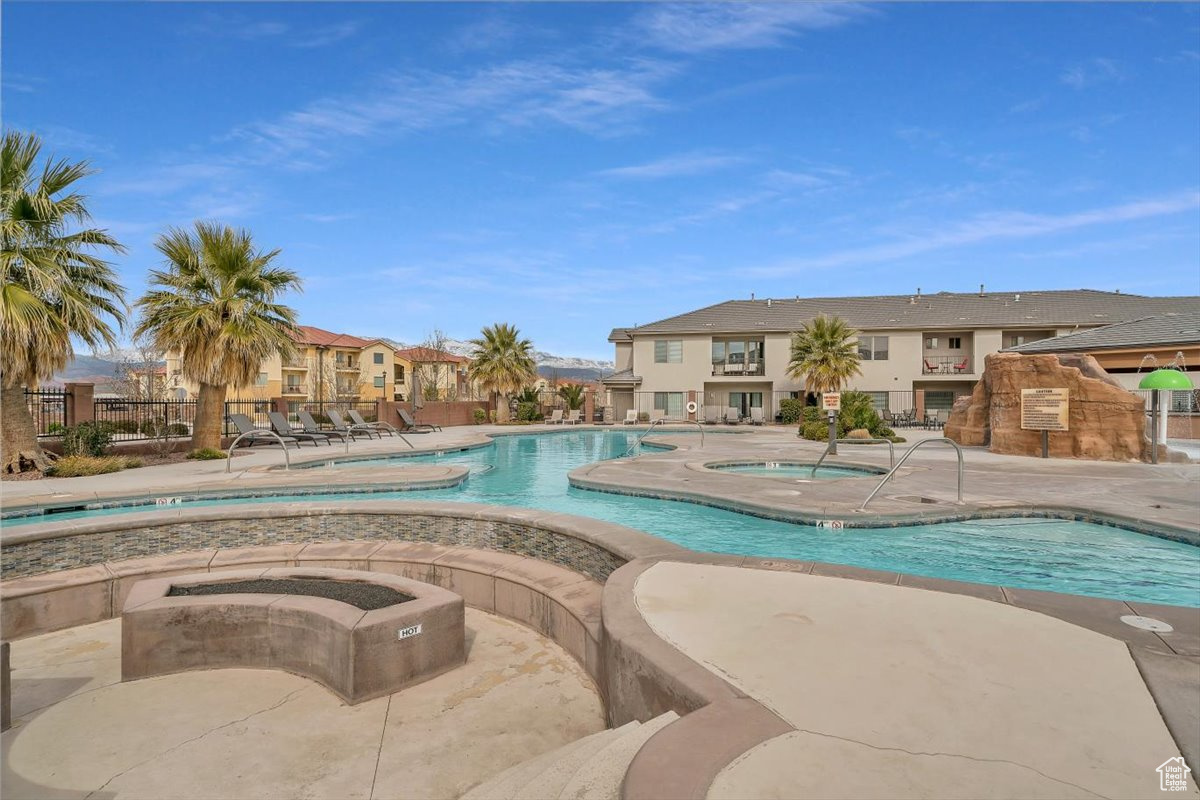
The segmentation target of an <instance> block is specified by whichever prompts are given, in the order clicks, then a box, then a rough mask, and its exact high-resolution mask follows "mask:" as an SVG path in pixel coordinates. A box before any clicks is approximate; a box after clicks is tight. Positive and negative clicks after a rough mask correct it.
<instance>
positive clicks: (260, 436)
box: [229, 414, 300, 447]
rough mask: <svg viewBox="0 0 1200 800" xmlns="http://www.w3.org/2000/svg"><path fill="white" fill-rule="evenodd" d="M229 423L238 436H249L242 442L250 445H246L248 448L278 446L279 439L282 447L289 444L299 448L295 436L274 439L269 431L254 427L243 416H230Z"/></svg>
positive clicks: (298, 441) (247, 418) (298, 442)
mask: <svg viewBox="0 0 1200 800" xmlns="http://www.w3.org/2000/svg"><path fill="white" fill-rule="evenodd" d="M229 421H230V422H232V423H233V425H234V427H235V428H237V429H238V435H239V436H241V435H245V434H250V435H249V436H246V438H245V439H243V440H242V441H243V442H249V443H250V444H249V445H247V446H248V447H254V445H256V444H279V439H283V443H284V446H287V445H289V444H295V445H296V447H299V446H300V440H299V439H297V438H296V437H295V436H280V437H279V439H276V438H275V437H274V436H272V435H271V431H268V430H265V429H263V428H259V427H257V426H255V424H254V423H253V422H251V420H250V418H249V417H247V416H246V415H245V414H230V415H229Z"/></svg>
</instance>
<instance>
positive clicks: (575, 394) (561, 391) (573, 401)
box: [558, 383, 583, 411]
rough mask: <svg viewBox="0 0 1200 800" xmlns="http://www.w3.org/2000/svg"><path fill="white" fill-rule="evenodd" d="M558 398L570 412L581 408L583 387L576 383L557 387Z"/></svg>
mask: <svg viewBox="0 0 1200 800" xmlns="http://www.w3.org/2000/svg"><path fill="white" fill-rule="evenodd" d="M558 396H559V397H561V398H562V399H563V402H564V403H566V404H567V408H568V409H570V410H571V411H576V410H578V409H580V408H583V386H581V385H580V384H578V383H568V384H565V385H563V386H560V387H558Z"/></svg>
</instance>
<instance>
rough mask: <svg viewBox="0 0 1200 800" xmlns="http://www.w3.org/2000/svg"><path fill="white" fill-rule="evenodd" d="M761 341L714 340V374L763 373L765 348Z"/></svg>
mask: <svg viewBox="0 0 1200 800" xmlns="http://www.w3.org/2000/svg"><path fill="white" fill-rule="evenodd" d="M764 347H765V345H764V344H763V343H762V342H759V341H753V340H752V341H744V340H743V341H714V342H713V343H712V364H713V375H761V374H763V348H764Z"/></svg>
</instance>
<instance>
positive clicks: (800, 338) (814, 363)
mask: <svg viewBox="0 0 1200 800" xmlns="http://www.w3.org/2000/svg"><path fill="white" fill-rule="evenodd" d="M857 335H858V331H856V330H854V329H853V328H851V327H850V326H849V325H847V324H846V321H845V320H843V319H841V318H840V317H826V316H824V315H819V316H817V317H815V318H814V319H812V320H810V321H808V322H806V323H804V325H802V326H801V327H800V330H798V331H796V332H795V333H793V334H792V359H791V361H790V362H788V370H787V372H788V375H789V376H790V377H792V378H800V379H803V380H804V388H805V389H806V390H807V391H810V392H818V393H820V392H836V391H838V390H840V389H841V388H842V387H843V386H845V385H846V383H847V381H849V380H850V379H851V378H853V377H854V376H855V375H859V374H861V371H860V370H859V363H860V358H859V355H858V345H857V343H856V342H854V341H852V340H853V339H854V338H855V337H856V336H857Z"/></svg>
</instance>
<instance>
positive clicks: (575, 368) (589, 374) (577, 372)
mask: <svg viewBox="0 0 1200 800" xmlns="http://www.w3.org/2000/svg"><path fill="white" fill-rule="evenodd" d="M385 341H387V342H389V343H391V344H392V345H394V346H395V347H420V346H421V345H423V344H425V343H424V342H417V343H410V344H405V343H404V342H398V341H396V340H394V339H386V340H385ZM442 347H443V349H445V350H446V352H448V353H454V354H455V355H456V356H470V355H471V353H472V351H473V350H474V348H473V347H472V346H471V343H470V342H466V341H463V340H462V339H446V340H444V341H443V342H442ZM533 359H534V361H536V362H537V365H538V372H540V373H542V374H543V375H545V374H548V373H550V372H552V371H555V370H557V371H558V372H559V374H560V376H561V377H564V378H587V379H591V378H599V377H601V376H602V375H608V374H610V373H611V372H612V371H613V362H611V361H600V360H597V359H594V358H579V357H577V356H557V355H554V354H553V353H547V352H546V351H544V350H535V351H533Z"/></svg>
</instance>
